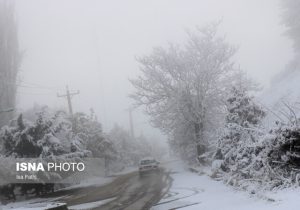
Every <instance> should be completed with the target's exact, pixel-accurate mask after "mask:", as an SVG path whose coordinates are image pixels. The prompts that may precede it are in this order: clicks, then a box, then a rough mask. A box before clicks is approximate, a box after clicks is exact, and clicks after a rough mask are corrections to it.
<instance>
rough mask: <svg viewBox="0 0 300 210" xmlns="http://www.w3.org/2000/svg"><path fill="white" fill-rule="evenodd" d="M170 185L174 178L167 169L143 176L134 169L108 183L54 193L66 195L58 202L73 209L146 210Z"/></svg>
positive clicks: (156, 201)
mask: <svg viewBox="0 0 300 210" xmlns="http://www.w3.org/2000/svg"><path fill="white" fill-rule="evenodd" d="M170 185H171V179H170V177H169V175H168V173H166V172H164V171H162V172H161V173H159V174H149V175H148V176H144V177H139V175H138V173H137V172H133V173H129V174H126V175H122V176H119V177H118V178H116V179H115V180H114V181H113V182H111V183H109V184H107V185H103V186H98V187H93V186H92V187H85V188H80V189H71V190H67V191H60V192H57V193H54V194H53V195H52V196H55V197H57V196H63V197H61V199H59V202H64V203H67V205H68V208H69V209H71V210H72V209H74V210H77V209H81V210H84V209H93V210H110V209H113V210H119V209H120V210H121V209H122V210H146V209H150V208H151V207H152V206H153V205H155V204H156V203H158V202H159V200H160V199H161V198H162V197H163V196H164V195H165V193H166V192H167V190H168V188H169V187H170Z"/></svg>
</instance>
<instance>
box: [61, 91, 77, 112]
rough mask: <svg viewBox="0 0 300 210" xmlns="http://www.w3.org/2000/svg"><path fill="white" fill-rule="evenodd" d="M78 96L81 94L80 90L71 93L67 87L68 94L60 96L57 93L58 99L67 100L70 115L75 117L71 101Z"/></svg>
mask: <svg viewBox="0 0 300 210" xmlns="http://www.w3.org/2000/svg"><path fill="white" fill-rule="evenodd" d="M78 94H79V90H77V91H76V92H70V91H69V87H68V86H66V94H64V95H60V94H58V93H57V97H64V98H67V101H68V108H69V113H70V115H71V116H73V108H72V101H71V99H72V96H74V95H78Z"/></svg>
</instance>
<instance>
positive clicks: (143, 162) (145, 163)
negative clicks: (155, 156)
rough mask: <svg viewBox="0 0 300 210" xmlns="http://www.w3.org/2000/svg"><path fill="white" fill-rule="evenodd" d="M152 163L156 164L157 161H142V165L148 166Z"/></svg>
mask: <svg viewBox="0 0 300 210" xmlns="http://www.w3.org/2000/svg"><path fill="white" fill-rule="evenodd" d="M151 163H155V160H142V161H141V165H148V164H151Z"/></svg>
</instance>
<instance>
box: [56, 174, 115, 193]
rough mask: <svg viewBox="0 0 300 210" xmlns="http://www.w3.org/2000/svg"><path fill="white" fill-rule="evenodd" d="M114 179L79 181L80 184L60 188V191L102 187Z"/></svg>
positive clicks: (93, 178) (96, 178) (103, 178)
mask: <svg viewBox="0 0 300 210" xmlns="http://www.w3.org/2000/svg"><path fill="white" fill-rule="evenodd" d="M113 180H114V179H113V178H112V177H92V178H89V179H86V180H83V181H81V183H80V184H76V185H72V186H69V187H65V188H62V189H60V190H70V189H76V188H82V187H91V186H96V187H98V186H102V185H105V184H108V183H110V182H112V181H113Z"/></svg>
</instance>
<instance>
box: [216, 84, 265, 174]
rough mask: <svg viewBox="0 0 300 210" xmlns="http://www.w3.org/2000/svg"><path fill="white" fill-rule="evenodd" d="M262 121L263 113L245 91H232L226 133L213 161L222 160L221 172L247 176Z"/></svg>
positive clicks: (228, 101)
mask: <svg viewBox="0 0 300 210" xmlns="http://www.w3.org/2000/svg"><path fill="white" fill-rule="evenodd" d="M264 117H265V111H264V110H263V109H262V107H261V106H259V105H257V104H256V103H255V101H254V98H253V97H251V96H249V95H248V92H247V91H246V90H245V89H244V88H236V87H234V88H232V91H231V94H230V95H229V97H228V99H227V116H226V124H225V129H224V132H223V135H222V137H221V138H220V140H219V143H218V150H217V153H216V159H222V160H224V161H223V170H225V171H226V172H230V173H232V174H234V173H239V174H242V175H243V176H248V175H249V174H248V171H247V170H245V168H247V166H249V164H250V163H251V162H252V158H253V154H255V150H256V146H257V143H258V142H259V139H260V136H261V134H262V133H261V129H262V128H261V121H262V119H263V118H264ZM247 178H249V177H247Z"/></svg>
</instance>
